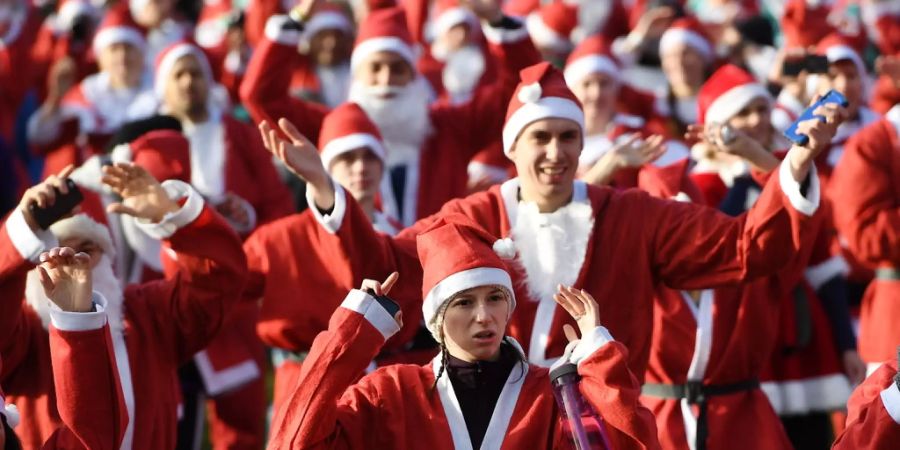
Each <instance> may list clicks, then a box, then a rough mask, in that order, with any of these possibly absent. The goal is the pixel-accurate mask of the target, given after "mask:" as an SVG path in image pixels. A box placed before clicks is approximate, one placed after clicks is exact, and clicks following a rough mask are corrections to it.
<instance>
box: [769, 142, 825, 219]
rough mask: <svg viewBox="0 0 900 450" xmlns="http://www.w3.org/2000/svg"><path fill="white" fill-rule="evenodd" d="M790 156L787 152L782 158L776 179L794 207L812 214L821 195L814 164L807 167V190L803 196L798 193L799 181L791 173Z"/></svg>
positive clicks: (817, 206) (806, 213) (808, 214)
mask: <svg viewBox="0 0 900 450" xmlns="http://www.w3.org/2000/svg"><path fill="white" fill-rule="evenodd" d="M790 156H791V155H790V152H788V157H787V158H784V161H783V162H782V163H781V167H779V168H778V181H779V182H780V183H781V191H782V192H784V194H785V195H787V198H788V201H790V203H791V206H793V207H794V209H796V210H797V211H799V212H801V213H803V214H805V215H807V216H812V215H813V214H815V213H816V210H817V209H819V198H820V195H821V192H820V190H819V176H818V175H817V173H816V166H815V165H812V166H810V168H809V174H808V175H807V176H808V177H809V190H808V191H807V192H806V197H804V196H803V194H801V193H800V182H798V181H797V180H794V176H793V175H791V167H790Z"/></svg>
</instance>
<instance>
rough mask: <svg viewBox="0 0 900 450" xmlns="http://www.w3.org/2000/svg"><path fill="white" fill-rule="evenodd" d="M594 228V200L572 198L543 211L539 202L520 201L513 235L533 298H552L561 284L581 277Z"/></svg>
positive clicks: (529, 292)
mask: <svg viewBox="0 0 900 450" xmlns="http://www.w3.org/2000/svg"><path fill="white" fill-rule="evenodd" d="M593 229H594V211H593V208H592V207H591V205H590V204H587V203H582V202H571V203H569V204H568V205H566V206H564V207H562V208H560V209H558V210H556V211H554V212H552V213H543V214H542V213H541V212H540V211H539V210H538V207H537V204H536V203H532V202H520V203H519V210H518V213H517V217H516V225H515V226H514V227H513V229H512V233H511V235H512V239H513V242H515V244H516V249H517V250H518V252H519V256H518V257H517V260H518V262H519V264H521V265H522V267H523V268H524V269H525V275H526V279H525V283H526V286H527V288H528V294H529V296H530V297H531V299H532V300H535V301H552V300H553V295H554V294H556V292H557V288H556V287H557V285H560V284H562V285H564V286H571V285H573V284H575V282H576V281H578V275H579V273H580V272H581V266H582V264H584V258H585V253H586V252H587V245H588V241H589V240H590V236H591V232H592V231H593Z"/></svg>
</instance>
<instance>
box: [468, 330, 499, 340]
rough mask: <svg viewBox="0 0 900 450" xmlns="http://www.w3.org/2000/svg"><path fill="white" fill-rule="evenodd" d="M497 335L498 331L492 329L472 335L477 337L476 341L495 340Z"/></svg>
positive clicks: (474, 337)
mask: <svg viewBox="0 0 900 450" xmlns="http://www.w3.org/2000/svg"><path fill="white" fill-rule="evenodd" d="M495 336H497V333H495V332H493V331H490V330H485V331H479V332H478V333H475V334H474V335H472V338H473V339H475V341H476V342H490V341H492V340H494V337H495Z"/></svg>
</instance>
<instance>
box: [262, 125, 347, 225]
mask: <svg viewBox="0 0 900 450" xmlns="http://www.w3.org/2000/svg"><path fill="white" fill-rule="evenodd" d="M278 126H279V128H281V131H282V132H283V133H284V135H285V136H287V137H288V139H290V141H288V140H286V139H284V138H282V137H281V136H280V135H279V134H278V131H276V130H274V129H273V128H272V126H271V125H269V122H267V121H265V120H264V121H262V122H261V123H260V124H259V134H260V135H262V140H263V144H264V145H265V147H266V149H268V150H269V152H271V153H272V154H273V155H275V156H276V157H277V158H278V159H280V160H281V162H282V163H284V165H285V166H286V167H287V168H288V170H290V171H291V172H292V173H293V174H294V175H297V177H299V178H300V179H301V180H303V181H305V182H306V183H307V184H308V189H309V190H310V191H311V193H312V195H313V198H314V199H315V203H316V206H318V207H319V208H320V209H331V207H332V206H333V205H334V187H333V185H332V184H331V177H330V176H328V172H326V171H325V167H323V166H322V158H321V157H320V156H319V151H318V150H316V146H315V145H313V144H312V142H309V139H307V138H306V137H305V136H303V135H302V134H301V133H300V132H299V131H297V128H296V127H294V125H293V124H292V123H290V122H289V121H287V120H286V119H281V120H279V121H278Z"/></svg>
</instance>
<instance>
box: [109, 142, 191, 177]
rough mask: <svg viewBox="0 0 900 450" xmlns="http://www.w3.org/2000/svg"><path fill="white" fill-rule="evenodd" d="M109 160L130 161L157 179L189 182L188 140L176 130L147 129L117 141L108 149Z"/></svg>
mask: <svg viewBox="0 0 900 450" xmlns="http://www.w3.org/2000/svg"><path fill="white" fill-rule="evenodd" d="M112 160H113V162H133V163H134V164H136V165H138V166H141V167H143V168H144V169H145V170H146V171H147V172H149V173H150V175H153V178H156V179H157V180H158V181H160V182H163V181H165V180H181V181H184V182H185V183H190V182H191V152H190V142H188V140H187V138H186V137H184V135H183V134H181V133H179V132H177V131H172V130H155V131H150V132H149V133H146V134H144V135H143V136H141V137H139V138H137V139H135V140H134V141H132V142H131V143H124V144H119V145H118V146H116V148H114V149H113V151H112Z"/></svg>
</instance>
